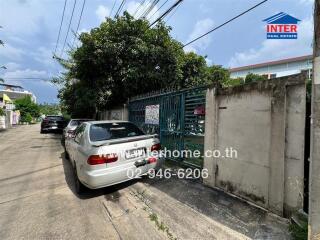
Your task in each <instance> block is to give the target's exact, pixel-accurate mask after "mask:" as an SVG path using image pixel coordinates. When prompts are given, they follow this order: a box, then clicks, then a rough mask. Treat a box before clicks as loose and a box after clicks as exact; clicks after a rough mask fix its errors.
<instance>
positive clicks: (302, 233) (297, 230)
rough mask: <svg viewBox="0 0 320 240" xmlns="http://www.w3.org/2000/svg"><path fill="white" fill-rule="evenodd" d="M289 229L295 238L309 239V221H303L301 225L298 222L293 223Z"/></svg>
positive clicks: (297, 239)
mask: <svg viewBox="0 0 320 240" xmlns="http://www.w3.org/2000/svg"><path fill="white" fill-rule="evenodd" d="M289 231H290V233H291V236H292V238H293V239H294V240H306V239H308V223H303V224H302V226H301V227H300V226H298V225H297V224H296V223H291V224H290V226H289Z"/></svg>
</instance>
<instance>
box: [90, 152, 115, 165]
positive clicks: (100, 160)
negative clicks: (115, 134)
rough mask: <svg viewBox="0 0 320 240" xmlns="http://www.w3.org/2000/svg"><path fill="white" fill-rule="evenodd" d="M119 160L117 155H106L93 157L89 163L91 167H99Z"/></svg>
mask: <svg viewBox="0 0 320 240" xmlns="http://www.w3.org/2000/svg"><path fill="white" fill-rule="evenodd" d="M117 160H118V155H117V154H106V155H102V156H100V155H91V156H90V157H89V158H88V160H87V163H88V164H89V165H98V164H105V163H112V162H115V161H117Z"/></svg>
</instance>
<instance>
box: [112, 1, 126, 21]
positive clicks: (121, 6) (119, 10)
mask: <svg viewBox="0 0 320 240" xmlns="http://www.w3.org/2000/svg"><path fill="white" fill-rule="evenodd" d="M125 3H126V0H122V2H121V4H120V6H119V8H118V10H117V12H116V14H115V15H114V17H118V16H119V14H120V13H121V10H122V8H123V7H124V5H125Z"/></svg>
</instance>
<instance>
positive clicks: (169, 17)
mask: <svg viewBox="0 0 320 240" xmlns="http://www.w3.org/2000/svg"><path fill="white" fill-rule="evenodd" d="M180 6H181V4H180V5H178V6H177V7H176V8H175V9H174V10H173V12H172V13H171V14H170V15H169V14H168V15H167V16H168V17H167V19H166V20H165V21H164V22H165V23H167V22H169V20H170V19H171V18H172V16H173V15H174V14H175V13H176V12H177V10H178V8H179V7H180ZM163 19H164V18H163Z"/></svg>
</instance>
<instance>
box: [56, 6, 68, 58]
mask: <svg viewBox="0 0 320 240" xmlns="http://www.w3.org/2000/svg"><path fill="white" fill-rule="evenodd" d="M66 5H67V0H65V1H64V6H63V11H62V16H61V21H60V27H59V32H58V38H57V42H56V47H55V49H54V52H53V54H54V55H55V54H56V51H57V48H58V43H59V40H60V34H61V28H62V23H63V19H64V13H65V10H66Z"/></svg>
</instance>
